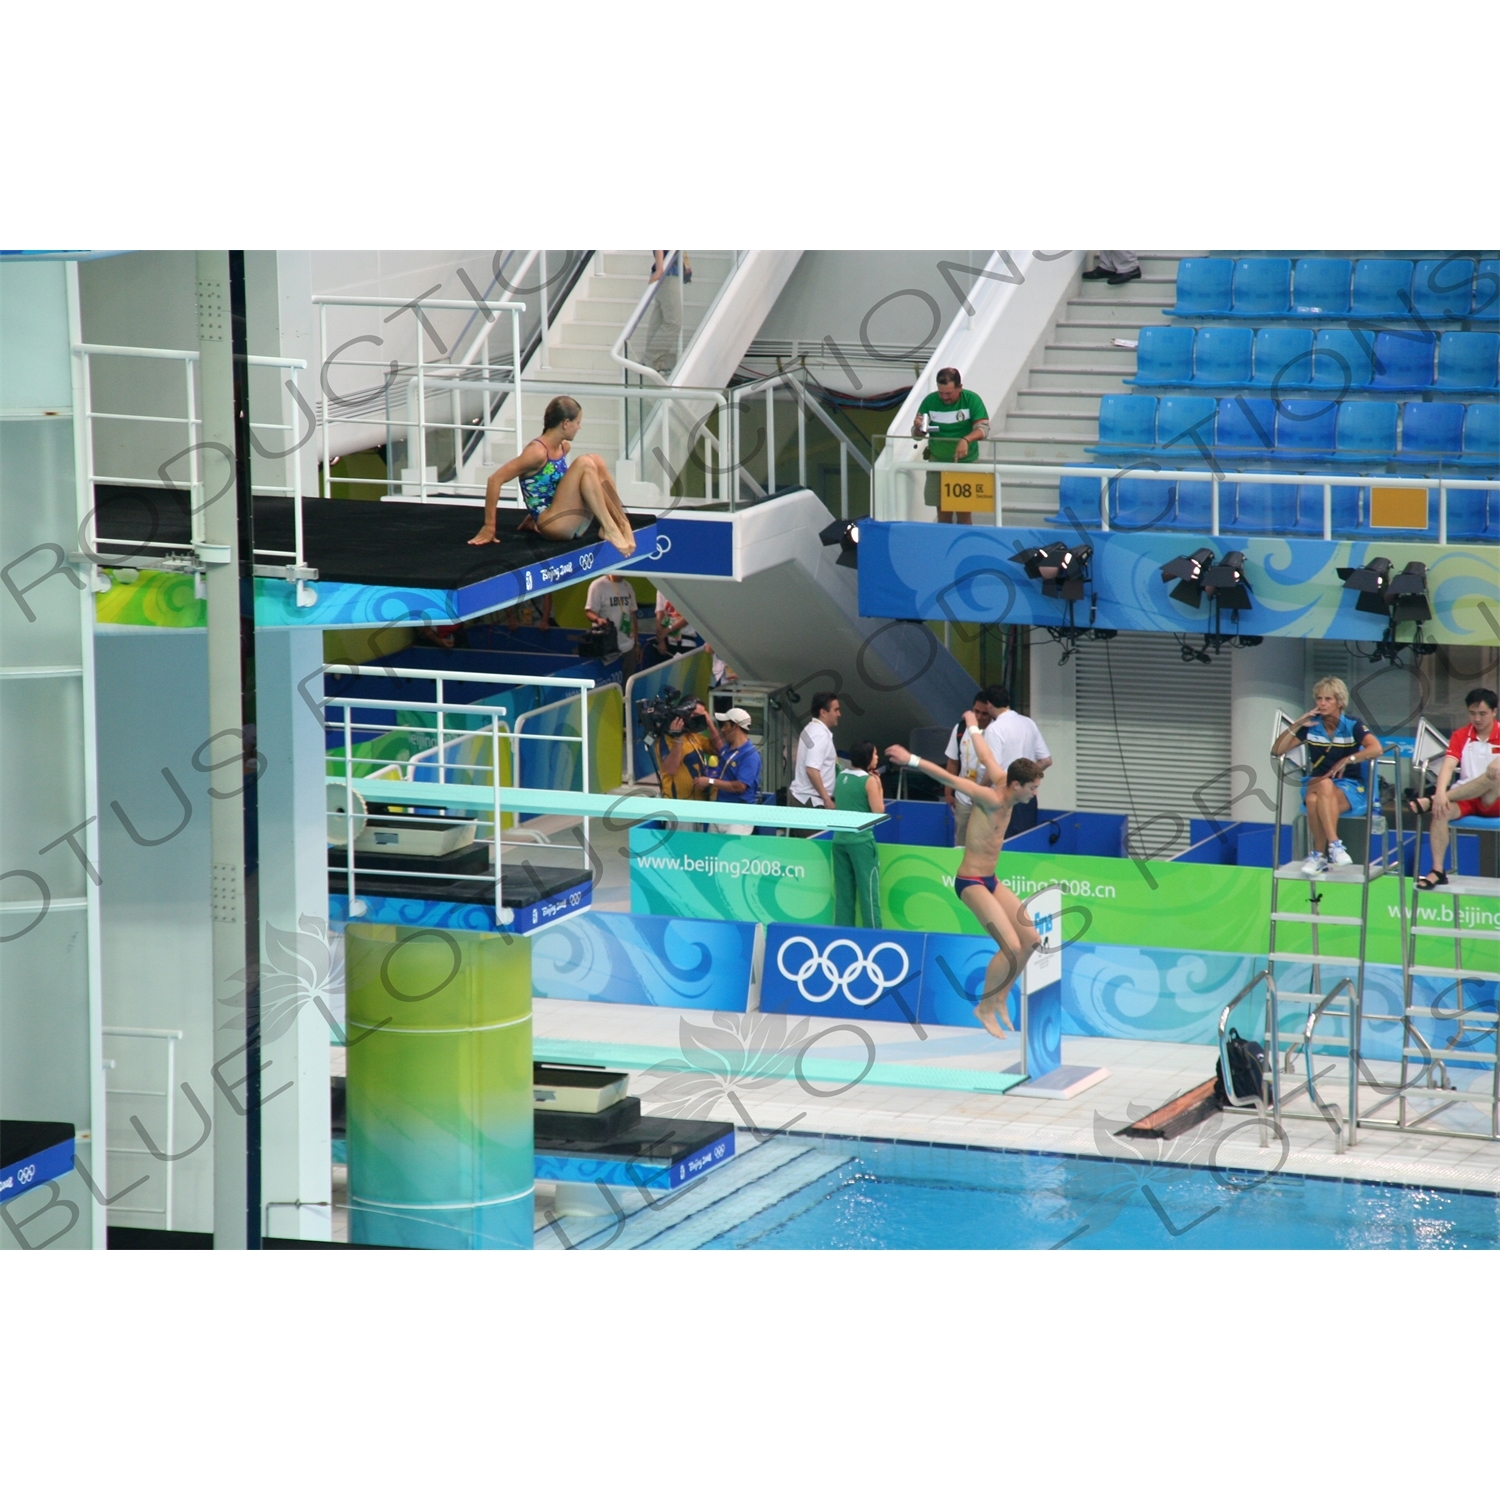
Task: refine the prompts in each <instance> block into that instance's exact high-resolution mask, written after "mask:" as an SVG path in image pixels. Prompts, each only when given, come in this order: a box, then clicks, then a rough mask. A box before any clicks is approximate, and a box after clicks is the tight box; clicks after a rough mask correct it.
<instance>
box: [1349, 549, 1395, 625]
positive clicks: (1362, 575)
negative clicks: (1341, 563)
mask: <svg viewBox="0 0 1500 1500" xmlns="http://www.w3.org/2000/svg"><path fill="white" fill-rule="evenodd" d="M1338 572H1339V577H1340V578H1342V579H1343V580H1344V587H1345V588H1346V589H1354V590H1355V591H1356V592H1357V593H1358V594H1359V601H1358V603H1356V604H1355V606H1354V607H1355V609H1357V610H1360V611H1362V612H1363V613H1365V614H1367V615H1383V614H1386V613H1387V612H1388V611H1387V610H1386V606H1385V599H1384V598H1383V597H1382V596H1383V595H1384V594H1385V591H1386V588H1387V586H1388V585H1389V584H1390V581H1391V560H1390V558H1388V557H1372V558H1371V559H1370V560H1369V562H1367V563H1366V564H1365V565H1364V567H1362V568H1340V569H1339V570H1338Z"/></svg>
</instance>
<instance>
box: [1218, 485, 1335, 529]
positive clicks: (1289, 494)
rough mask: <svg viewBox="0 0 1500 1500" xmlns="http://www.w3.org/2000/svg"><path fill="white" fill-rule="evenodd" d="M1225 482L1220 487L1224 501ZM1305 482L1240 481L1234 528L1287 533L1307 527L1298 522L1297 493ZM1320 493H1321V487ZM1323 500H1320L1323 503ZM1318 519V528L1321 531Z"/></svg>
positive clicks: (1235, 506) (1320, 523)
mask: <svg viewBox="0 0 1500 1500" xmlns="http://www.w3.org/2000/svg"><path fill="white" fill-rule="evenodd" d="M1226 488H1227V486H1225V485H1220V487H1219V499H1220V503H1221V505H1222V503H1223V492H1224V490H1225V489H1226ZM1302 488H1303V486H1301V485H1295V484H1248V483H1245V484H1240V485H1238V486H1236V494H1235V505H1234V522H1233V526H1232V528H1229V527H1226V529H1233V530H1235V531H1246V532H1263V533H1273V534H1274V533H1285V532H1294V531H1299V530H1305V529H1306V528H1305V527H1304V526H1302V525H1300V524H1299V518H1298V510H1297V496H1298V495H1299V494H1300V493H1301V491H1302ZM1318 494H1319V495H1320V496H1321V494H1322V491H1321V490H1319V491H1318ZM1321 503H1322V502H1321V500H1320V501H1319V504H1321ZM1322 529H1323V526H1322V521H1321V519H1320V520H1319V523H1318V530H1319V531H1322Z"/></svg>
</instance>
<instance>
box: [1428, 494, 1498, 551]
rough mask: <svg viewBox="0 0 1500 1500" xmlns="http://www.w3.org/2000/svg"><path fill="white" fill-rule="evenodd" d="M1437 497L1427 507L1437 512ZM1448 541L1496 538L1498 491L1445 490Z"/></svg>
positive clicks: (1485, 540)
mask: <svg viewBox="0 0 1500 1500" xmlns="http://www.w3.org/2000/svg"><path fill="white" fill-rule="evenodd" d="M1437 505H1438V501H1437V496H1436V495H1434V496H1433V498H1432V501H1431V504H1430V508H1431V510H1432V512H1433V513H1434V514H1436V512H1437ZM1448 540H1449V541H1450V542H1494V541H1500V490H1449V491H1448Z"/></svg>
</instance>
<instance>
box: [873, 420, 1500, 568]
mask: <svg viewBox="0 0 1500 1500" xmlns="http://www.w3.org/2000/svg"><path fill="white" fill-rule="evenodd" d="M925 441H926V439H923V438H903V437H892V438H890V439H889V440H888V442H887V446H886V449H885V451H884V452H883V453H882V455H881V460H877V462H876V464H875V469H874V493H873V495H872V504H871V512H872V515H873V516H874V518H875V519H877V520H905V519H908V517H909V516H910V515H911V513H912V511H914V510H915V509H916V508H917V507H918V506H919V505H920V504H921V503H922V497H921V495H920V493H919V487H920V484H921V480H920V479H919V478H918V476H920V475H926V474H947V473H952V472H955V471H960V470H961V471H962V472H963V473H965V474H988V475H990V476H991V478H992V480H993V483H994V487H995V525H996V526H1003V525H1004V524H1005V522H1004V490H1003V480H1005V479H1013V480H1014V479H1020V480H1031V481H1036V480H1041V479H1062V478H1068V477H1074V476H1084V477H1088V478H1093V479H1097V480H1098V483H1099V515H1098V525H1099V529H1100V530H1101V531H1106V532H1107V531H1110V530H1111V529H1114V528H1112V526H1111V523H1110V506H1109V489H1110V485H1111V484H1112V483H1113V482H1114V481H1116V480H1120V479H1143V480H1149V481H1151V482H1154V483H1162V484H1167V483H1173V482H1178V481H1183V480H1186V481H1193V482H1198V483H1206V484H1208V485H1209V486H1210V494H1209V534H1210V535H1212V536H1219V535H1220V534H1221V514H1220V503H1219V502H1220V486H1221V485H1224V484H1270V485H1295V486H1300V487H1303V488H1311V487H1313V486H1317V485H1321V486H1322V489H1323V532H1322V535H1323V540H1324V541H1331V540H1333V492H1334V490H1335V489H1370V488H1372V487H1373V488H1378V489H1389V488H1393V487H1394V488H1401V489H1435V490H1437V492H1438V536H1437V540H1438V543H1439V544H1440V545H1444V546H1445V545H1447V542H1448V494H1449V492H1450V491H1452V490H1490V489H1495V488H1496V487H1497V486H1500V479H1469V478H1461V477H1459V476H1456V475H1451V474H1438V475H1418V474H1376V475H1369V474H1360V475H1353V474H1327V473H1316V472H1314V473H1302V474H1287V473H1274V472H1266V471H1264V470H1246V471H1241V470H1230V469H1210V468H1202V469H1190V468H1181V469H1154V468H1141V467H1137V466H1136V465H1134V464H1131V465H1126V466H1123V467H1122V466H1121V465H1119V464H1111V465H1106V464H1098V463H1093V464H1080V463H1016V462H1006V461H1002V460H1001V459H1000V458H999V457H998V456H997V455H996V454H995V453H994V452H993V447H994V443H993V440H992V439H987V438H986V439H978V440H976V442H977V445H978V446H979V447H980V449H981V451H982V450H983V449H984V448H985V447H991V450H992V451H991V456H990V458H989V460H988V461H987V462H986V461H984V460H983V459H980V460H978V461H975V462H973V463H963V464H960V463H958V462H957V461H954V462H951V463H939V462H937V461H935V460H931V459H920V458H916V457H908V456H905V455H904V454H903V453H902V452H901V449H902V448H903V447H905V448H906V449H907V450H908V451H909V452H915V450H916V449H918V448H919V447H920V446H921V445H922V444H923V443H924V442H925ZM887 455H890V457H889V459H887V457H886V456H887ZM903 485H904V486H905V487H906V491H907V493H906V495H905V496H904V497H903V496H902V495H901V494H900V487H901V486H903ZM903 499H904V501H905V503H904V504H903ZM981 514H982V512H981ZM1092 519H1093V516H1092V512H1091V513H1090V515H1089V516H1087V517H1080V520H1082V521H1084V522H1085V523H1087V522H1089V521H1091V520H1092ZM1026 524H1027V525H1036V524H1037V522H1036V521H1035V520H1028V521H1027V522H1026ZM1126 529H1128V530H1130V531H1132V532H1134V531H1142V530H1152V529H1155V527H1154V526H1131V527H1128V528H1126ZM1172 529H1174V530H1183V529H1187V528H1184V527H1182V526H1181V525H1178V526H1175V527H1173V528H1172ZM1257 534H1260V533H1259V532H1257V530H1256V529H1255V528H1248V529H1247V528H1245V527H1237V528H1236V529H1235V530H1234V532H1233V533H1232V535H1235V536H1249V535H1257ZM1265 534H1266V535H1273V536H1279V535H1287V534H1294V533H1284V532H1270V531H1268V532H1266V533H1265ZM1366 534H1370V535H1378V534H1379V532H1378V531H1373V532H1371V531H1368V528H1362V529H1361V532H1360V535H1361V536H1364V535H1366Z"/></svg>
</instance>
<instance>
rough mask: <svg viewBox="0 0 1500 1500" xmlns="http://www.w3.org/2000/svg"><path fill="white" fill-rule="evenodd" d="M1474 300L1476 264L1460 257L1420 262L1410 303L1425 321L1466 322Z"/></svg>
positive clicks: (1414, 276)
mask: <svg viewBox="0 0 1500 1500" xmlns="http://www.w3.org/2000/svg"><path fill="white" fill-rule="evenodd" d="M1473 296H1474V262H1473V261H1472V260H1466V259H1464V258H1463V257H1461V256H1456V255H1454V256H1449V257H1448V259H1447V260H1419V261H1418V262H1417V267H1416V270H1415V271H1414V272H1413V273H1412V278H1411V303H1412V307H1413V308H1415V309H1416V311H1417V312H1419V313H1421V315H1422V316H1423V317H1424V318H1467V317H1468V316H1469V308H1470V306H1471V305H1472V302H1473Z"/></svg>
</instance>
